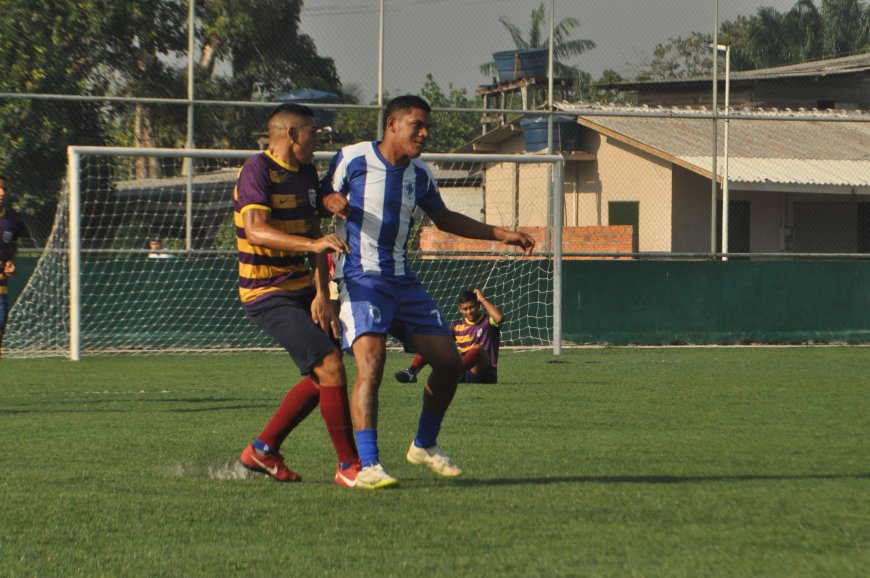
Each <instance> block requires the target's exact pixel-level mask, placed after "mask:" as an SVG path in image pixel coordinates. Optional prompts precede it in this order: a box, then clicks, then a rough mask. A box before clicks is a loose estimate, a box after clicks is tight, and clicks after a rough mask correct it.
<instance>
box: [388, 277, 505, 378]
mask: <svg viewBox="0 0 870 578" xmlns="http://www.w3.org/2000/svg"><path fill="white" fill-rule="evenodd" d="M458 303H459V312H460V313H462V319H460V320H459V321H455V322H454V323H453V326H452V329H453V339H454V340H455V341H456V345H457V347H459V353H460V354H462V367H463V368H464V370H465V373H464V374H463V376H462V377H461V378H460V381H461V382H465V383H498V349H499V345H500V340H501V324H502V322H504V313H502V312H501V309H499V308H498V307H496V306H495V305H494V304H493V303H492V302H490V301H489V300H488V299H487V298H486V297H484V295H483V291H481V290H480V289H474V290H473V291H465V292H464V293H462V294H461V295H460V296H459V300H458ZM425 366H426V359H425V358H424V357H423V356H422V355H417V356H416V357H414V360H413V361H412V362H411V366H410V367H408V368H407V369H402V370H400V371H397V372H396V379H397V380H398V381H400V382H402V383H413V382H416V381H417V373H419V372H420V370H421V369H423V368H424V367H425Z"/></svg>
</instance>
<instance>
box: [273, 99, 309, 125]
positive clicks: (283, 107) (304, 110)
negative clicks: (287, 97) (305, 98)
mask: <svg viewBox="0 0 870 578" xmlns="http://www.w3.org/2000/svg"><path fill="white" fill-rule="evenodd" d="M279 114H292V115H296V116H307V117H311V118H314V111H313V110H311V109H310V108H308V107H307V106H305V105H303V104H296V103H295V102H285V103H283V104H279V105H278V106H276V107H275V110H273V111H272V114H270V115H269V120H270V121H271V120H272V119H273V118H275V117H276V116H278V115H279Z"/></svg>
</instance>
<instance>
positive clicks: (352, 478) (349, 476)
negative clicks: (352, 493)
mask: <svg viewBox="0 0 870 578" xmlns="http://www.w3.org/2000/svg"><path fill="white" fill-rule="evenodd" d="M361 467H362V464H361V463H360V461H359V460H357V461H355V462H353V463H352V464H351V465H350V466H348V467H347V468H346V469H344V470H343V469H341V466H340V465H339V466H337V467H336V468H335V483H336V484H338V485H339V486H343V487H345V488H355V487H356V476H357V474H359V471H360V469H361Z"/></svg>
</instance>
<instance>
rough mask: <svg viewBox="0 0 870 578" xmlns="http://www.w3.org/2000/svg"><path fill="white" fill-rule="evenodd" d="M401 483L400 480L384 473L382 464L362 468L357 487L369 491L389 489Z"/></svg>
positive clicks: (358, 475) (357, 479)
mask: <svg viewBox="0 0 870 578" xmlns="http://www.w3.org/2000/svg"><path fill="white" fill-rule="evenodd" d="M398 483H399V480H397V479H396V478H394V477H393V476H391V475H390V474H388V473H387V472H385V471H384V466H382V465H381V464H372V465H371V466H366V467H364V468H362V469H361V470H360V471H359V473H358V474H357V475H356V487H357V488H365V489H367V490H379V489H381V488H389V487H390V486H395V485H396V484H398Z"/></svg>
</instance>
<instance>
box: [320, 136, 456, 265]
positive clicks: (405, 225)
mask: <svg viewBox="0 0 870 578" xmlns="http://www.w3.org/2000/svg"><path fill="white" fill-rule="evenodd" d="M377 145H378V143H376V142H361V143H358V144H355V145H350V146H347V147H344V148H343V149H341V151H339V152H338V154H336V155H335V157H333V159H332V164H331V165H330V167H329V172H328V173H327V174H326V176H325V177H324V179H323V181H322V183H321V185H322V193H323V194H324V195H327V194H330V193H332V192H336V191H337V192H340V193H342V194H344V195H345V196H347V200H348V204H349V205H350V208H351V212H350V216H349V217H348V218H347V219H338V222H337V226H336V232H337V233H338V234H339V235H340V236H341V237H342V238H343V239H344V240H345V241H346V242H347V244H348V246H349V247H350V252H349V253H348V254H347V255H341V256H339V257H338V258H337V259H336V273H335V275H336V277H337V278H341V277H358V276H360V275H362V274H374V275H380V276H382V277H387V278H390V279H395V278H400V277H405V276H409V275H412V273H411V270H410V268H409V267H408V261H407V252H408V251H407V249H408V247H407V245H408V236H409V234H410V232H411V230H412V227H413V225H414V210H415V209H416V208H417V207H418V206H419V207H420V208H421V209H423V210H424V211H426V212H427V213H437V212H439V211H441V210H443V209H444V208H445V205H444V201H442V200H441V193H439V192H438V186H437V185H436V184H435V178H434V177H433V176H432V171H431V170H430V169H429V167H428V166H427V165H426V163H424V162H423V161H421V160H419V159H411V162H410V163H408V165H406V166H399V167H394V166H393V165H391V164H390V163H389V162H387V160H386V159H384V157H382V156H381V153H380V152H379V151H378V147H377Z"/></svg>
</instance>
